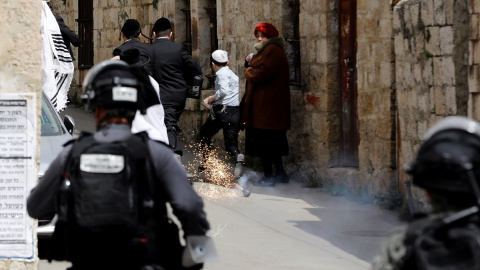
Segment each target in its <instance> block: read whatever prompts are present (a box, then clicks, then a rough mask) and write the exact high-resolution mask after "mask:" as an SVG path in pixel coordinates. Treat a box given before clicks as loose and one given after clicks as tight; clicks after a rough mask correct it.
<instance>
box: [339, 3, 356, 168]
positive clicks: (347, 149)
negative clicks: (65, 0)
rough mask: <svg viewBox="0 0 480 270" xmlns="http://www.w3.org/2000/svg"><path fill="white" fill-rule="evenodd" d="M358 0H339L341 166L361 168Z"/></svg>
mask: <svg viewBox="0 0 480 270" xmlns="http://www.w3.org/2000/svg"><path fill="white" fill-rule="evenodd" d="M356 15H357V12H356V0H340V1H339V66H340V155H339V164H338V165H339V166H346V167H358V144H359V134H358V115H357V57H356V56H357V31H356V30H357V23H356Z"/></svg>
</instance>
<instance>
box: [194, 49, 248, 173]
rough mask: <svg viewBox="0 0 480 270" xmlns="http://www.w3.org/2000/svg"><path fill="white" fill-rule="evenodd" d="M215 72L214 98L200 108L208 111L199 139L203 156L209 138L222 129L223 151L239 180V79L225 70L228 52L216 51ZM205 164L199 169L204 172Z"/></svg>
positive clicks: (208, 99) (212, 60) (228, 69)
mask: <svg viewBox="0 0 480 270" xmlns="http://www.w3.org/2000/svg"><path fill="white" fill-rule="evenodd" d="M210 60H211V65H212V69H213V70H214V71H215V75H216V79H215V95H212V96H209V97H207V98H206V99H205V100H204V101H203V103H202V105H203V106H204V107H206V108H207V109H210V115H209V116H208V118H207V120H206V121H205V124H203V126H202V128H201V129H200V139H201V145H202V148H203V154H204V157H205V156H206V155H207V153H208V149H209V146H210V144H211V141H212V137H213V136H214V135H215V134H217V133H218V131H220V129H223V138H224V142H225V149H226V150H227V152H228V153H229V154H230V155H232V156H233V157H234V158H235V161H236V164H235V171H234V175H235V177H240V176H241V175H242V170H243V167H242V166H243V161H244V159H245V157H244V155H243V154H241V153H240V151H239V150H238V132H239V131H240V124H241V118H240V116H241V114H240V107H239V98H238V95H239V86H238V76H237V75H235V73H233V71H232V70H230V68H229V67H228V63H229V61H228V53H227V52H226V51H223V50H216V51H214V52H213V53H212V56H211V58H210ZM205 169H206V168H205V167H204V163H202V164H201V165H200V167H199V168H198V170H199V171H203V170H205Z"/></svg>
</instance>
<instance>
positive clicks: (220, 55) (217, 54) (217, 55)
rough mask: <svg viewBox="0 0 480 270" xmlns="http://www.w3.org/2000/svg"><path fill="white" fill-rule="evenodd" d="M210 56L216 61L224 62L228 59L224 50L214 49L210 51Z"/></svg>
mask: <svg viewBox="0 0 480 270" xmlns="http://www.w3.org/2000/svg"><path fill="white" fill-rule="evenodd" d="M212 58H213V60H215V61H217V62H218V63H226V62H227V61H228V53H227V52H226V51H224V50H216V51H214V52H213V53H212Z"/></svg>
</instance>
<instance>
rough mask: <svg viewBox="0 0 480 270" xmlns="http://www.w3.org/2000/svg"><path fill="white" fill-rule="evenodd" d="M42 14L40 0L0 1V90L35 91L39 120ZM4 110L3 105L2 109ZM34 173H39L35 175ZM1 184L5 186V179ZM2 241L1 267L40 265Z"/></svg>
mask: <svg viewBox="0 0 480 270" xmlns="http://www.w3.org/2000/svg"><path fill="white" fill-rule="evenodd" d="M41 14H42V4H41V2H40V1H38V0H18V1H0V16H1V17H2V21H1V22H0V26H1V27H0V34H1V35H2V36H3V37H6V38H7V39H6V40H5V41H4V42H2V43H1V45H0V93H2V94H16V95H17V94H32V93H35V94H36V95H35V96H36V101H34V103H36V104H35V105H34V106H32V107H33V108H34V110H36V112H37V114H38V119H37V120H36V123H40V114H41V113H40V112H41V108H40V107H41V98H42V95H41V90H40V89H41V88H42V72H41V70H42V36H41V27H40V26H41V19H42V15H41ZM4 112H5V111H4V108H3V109H2V113H4ZM28 120H32V119H28ZM3 123H4V122H3ZM3 132H4V133H3V135H4V134H6V133H5V131H3ZM36 134H37V135H36V139H37V140H36V142H35V147H34V150H35V151H36V154H35V157H34V160H35V161H36V162H37V163H38V162H39V161H40V147H37V146H39V145H40V126H39V125H38V124H37V130H36ZM3 155H5V153H3ZM4 169H5V167H2V172H1V174H3V175H2V176H1V178H2V179H5V178H6V175H5V172H4V171H3V170H4ZM32 177H36V176H35V175H32ZM22 184H25V183H22ZM2 186H3V187H5V184H4V182H3V180H2ZM3 194H5V193H3ZM25 197H26V196H25ZM2 202H3V201H2ZM25 204H26V199H25V202H24V205H25ZM3 213H5V212H3ZM26 220H27V219H26V218H25V219H24V220H20V221H18V222H24V223H25V225H27V224H28V223H27V221H26ZM4 221H5V219H4ZM5 224H7V222H3V223H2V229H3V231H2V240H4V239H7V241H8V239H9V238H4V236H3V233H5V232H7V231H10V230H7V229H10V228H5ZM16 228H18V227H16ZM26 237H28V236H26ZM2 244H3V246H2V254H1V255H0V256H1V257H2V259H0V269H10V270H20V269H22V270H29V269H37V267H38V261H37V260H33V261H26V260H22V259H19V258H15V259H12V258H5V257H4V256H5V253H3V252H4V251H5V248H6V246H7V245H5V243H2ZM10 246H12V247H13V246H15V245H13V244H12V245H10Z"/></svg>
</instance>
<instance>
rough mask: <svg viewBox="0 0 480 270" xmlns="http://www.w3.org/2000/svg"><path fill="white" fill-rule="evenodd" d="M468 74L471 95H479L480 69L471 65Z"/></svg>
mask: <svg viewBox="0 0 480 270" xmlns="http://www.w3.org/2000/svg"><path fill="white" fill-rule="evenodd" d="M469 70H470V72H469V74H468V91H469V92H470V93H478V92H479V91H480V67H479V66H478V65H471V66H470V67H469Z"/></svg>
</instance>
